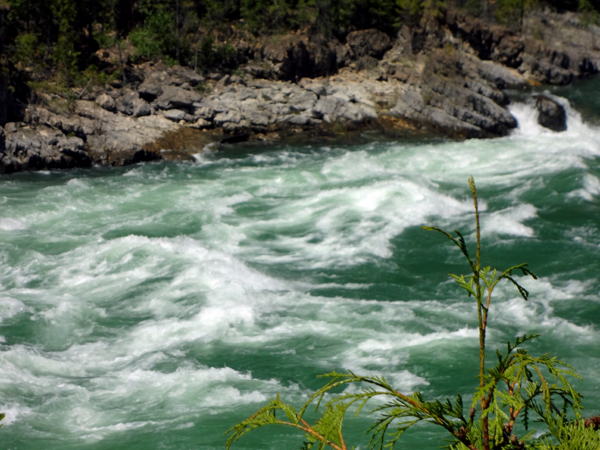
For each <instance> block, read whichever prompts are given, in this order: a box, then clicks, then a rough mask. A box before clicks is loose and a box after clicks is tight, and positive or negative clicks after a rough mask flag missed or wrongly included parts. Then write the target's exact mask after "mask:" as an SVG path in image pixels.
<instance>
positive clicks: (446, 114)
mask: <svg viewBox="0 0 600 450" xmlns="http://www.w3.org/2000/svg"><path fill="white" fill-rule="evenodd" d="M580 19H581V18H580V16H579V15H578V14H574V13H565V14H558V13H552V12H547V11H537V12H531V13H529V14H528V15H527V16H526V17H524V20H523V24H522V26H521V30H522V32H521V31H515V30H513V29H510V28H508V27H506V26H502V25H497V24H489V23H487V22H485V21H483V20H480V19H476V18H473V17H470V16H468V15H467V14H466V13H464V12H461V11H458V10H455V9H448V10H446V11H443V13H442V14H441V16H440V17H437V18H430V19H428V20H423V21H422V22H421V24H420V25H419V26H417V27H413V28H408V27H406V26H405V27H403V28H402V29H400V30H399V32H398V33H397V35H395V36H393V38H392V37H390V36H389V35H387V34H385V33H383V32H382V31H379V30H375V29H370V30H361V31H354V32H352V33H350V34H348V36H347V37H346V42H344V43H342V42H340V41H338V40H336V39H329V40H326V39H325V38H324V37H323V36H321V35H318V34H312V35H308V34H301V33H290V34H287V35H283V36H269V37H263V38H256V37H253V36H252V35H250V34H247V33H246V34H244V33H240V34H239V35H237V36H235V37H234V39H233V40H232V41H231V42H230V44H231V45H232V46H233V47H234V48H235V51H236V55H237V58H238V59H239V63H240V64H239V68H238V69H237V70H236V71H235V73H232V74H226V73H223V72H220V73H219V72H210V73H207V74H205V75H204V76H203V75H200V74H198V73H197V71H195V70H193V69H192V68H190V67H180V66H173V67H169V66H167V65H165V64H163V63H151V62H150V63H145V64H140V65H134V64H130V63H128V62H127V61H126V62H125V66H124V68H123V76H122V78H120V79H118V80H113V81H112V83H111V84H109V85H107V86H85V87H83V88H79V89H74V90H72V91H70V92H69V93H68V95H67V93H60V92H57V93H44V92H41V93H38V94H37V95H35V96H34V97H33V98H32V99H31V101H30V102H29V104H28V105H27V106H26V107H25V108H24V110H23V114H22V120H21V121H19V122H11V123H7V124H5V125H4V127H3V128H2V129H0V172H1V173H10V172H16V171H22V170H42V169H59V168H73V167H89V166H92V165H109V166H110V165H112V166H120V165H126V164H132V163H136V162H141V161H148V160H156V159H162V158H167V159H168V158H171V159H187V158H190V154H191V153H197V152H198V151H199V150H200V149H201V148H204V147H206V148H211V149H214V148H216V147H217V146H216V145H212V146H210V145H208V144H211V143H214V144H218V143H221V142H223V143H227V142H228V143H237V142H242V141H260V142H265V143H268V142H278V141H280V140H282V139H288V138H290V136H309V137H315V138H318V137H319V136H324V137H332V136H333V137H335V136H336V135H340V134H343V133H346V132H347V131H352V130H369V129H372V130H378V131H381V132H384V133H391V134H394V133H396V134H400V135H407V134H421V135H423V136H425V135H431V134H435V135H439V136H446V137H451V138H457V139H465V138H474V137H475V138H486V137H495V136H503V135H506V134H508V133H509V132H510V130H512V129H514V128H515V127H516V126H517V122H516V120H515V119H514V117H513V116H512V115H511V114H510V112H509V111H508V110H507V106H508V104H509V103H510V100H509V98H508V96H507V94H506V92H505V90H507V89H520V90H527V89H529V88H530V87H532V86H537V85H540V84H555V85H564V84H568V83H570V82H572V81H573V80H575V79H578V78H582V77H586V76H591V75H594V74H596V73H597V72H598V71H599V68H600V50H599V49H598V48H597V47H596V45H595V42H596V41H597V39H598V38H600V28H598V27H597V26H595V25H587V26H584V25H583V24H582V23H581V20H580ZM112 54H114V51H111V49H104V50H100V54H99V57H102V58H105V59H106V60H107V61H110V60H111V55H112ZM125 59H127V55H125ZM121 60H122V58H121Z"/></svg>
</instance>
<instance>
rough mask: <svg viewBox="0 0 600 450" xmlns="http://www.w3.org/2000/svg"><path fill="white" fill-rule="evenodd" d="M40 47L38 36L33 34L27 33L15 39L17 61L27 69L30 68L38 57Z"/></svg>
mask: <svg viewBox="0 0 600 450" xmlns="http://www.w3.org/2000/svg"><path fill="white" fill-rule="evenodd" d="M37 46H38V39H37V36H36V35H35V34H33V33H25V34H21V35H20V36H17V38H16V39H15V60H16V62H18V63H20V64H22V65H23V66H25V67H27V66H30V65H31V64H32V63H33V61H34V59H35V56H36V51H37Z"/></svg>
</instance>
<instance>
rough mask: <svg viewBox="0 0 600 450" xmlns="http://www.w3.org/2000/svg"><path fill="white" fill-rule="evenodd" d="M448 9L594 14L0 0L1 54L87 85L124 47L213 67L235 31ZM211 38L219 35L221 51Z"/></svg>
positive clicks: (366, 5)
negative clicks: (102, 53) (104, 58)
mask: <svg viewBox="0 0 600 450" xmlns="http://www.w3.org/2000/svg"><path fill="white" fill-rule="evenodd" d="M445 6H453V7H458V8H462V9H464V10H466V11H468V12H469V13H470V14H472V15H475V16H479V17H482V18H484V19H485V20H488V21H498V22H500V23H506V24H509V25H511V26H517V27H518V26H519V20H521V21H522V17H523V14H524V12H525V11H526V10H528V9H531V8H533V7H537V8H540V7H544V6H548V7H551V8H553V9H557V10H578V9H579V10H582V11H584V12H586V15H585V16H586V18H587V19H586V20H588V21H595V20H596V17H597V15H598V14H597V11H598V8H600V4H597V2H594V1H592V0H579V1H577V0H538V1H535V2H534V0H498V1H495V2H493V1H490V0H450V1H448V2H445V3H442V2H441V1H440V0H274V1H266V0H259V1H255V0H252V1H251V0H226V1H217V0H140V1H133V0H98V1H95V0H94V1H92V0H51V1H42V0H1V1H0V11H1V13H0V27H1V28H2V31H1V34H2V37H3V39H2V41H3V45H2V46H1V47H0V52H2V59H3V61H4V63H5V64H6V62H7V61H11V62H13V63H14V64H15V65H17V66H18V67H19V68H21V69H28V70H29V72H31V73H32V74H33V73H39V74H40V76H48V71H50V72H56V73H57V74H59V75H60V77H62V81H63V82H65V83H68V84H69V83H73V82H76V81H78V77H81V75H80V73H81V72H84V71H85V70H87V76H88V78H89V77H90V76H92V74H93V73H95V72H97V71H102V70H103V69H105V68H104V67H101V62H100V61H99V60H98V58H97V56H96V55H95V53H96V51H97V50H98V49H100V48H107V47H112V46H114V45H116V44H119V45H120V46H121V47H124V46H125V43H124V42H125V40H128V41H129V42H131V43H133V44H134V45H135V46H136V47H137V53H136V55H137V58H138V59H141V60H149V59H164V60H166V61H167V62H172V63H175V62H178V63H181V64H184V65H185V64H194V65H196V66H206V65H218V64H223V63H227V56H228V52H231V51H233V50H232V48H231V47H230V46H227V44H225V43H224V42H225V41H226V40H227V35H228V34H231V30H232V29H236V30H243V31H245V32H249V33H252V34H254V35H259V34H277V33H283V32H286V31H289V30H298V29H303V30H310V31H312V32H318V33H321V34H324V35H334V36H336V37H337V38H339V39H341V40H342V41H343V40H344V38H345V36H346V35H347V34H348V33H349V32H351V31H355V30H361V29H367V28H377V29H379V30H382V31H385V32H387V33H390V34H391V33H393V32H394V31H395V30H397V29H399V27H401V26H402V25H404V24H408V25H409V26H410V25H414V24H417V23H418V22H419V21H420V20H421V18H422V17H423V16H427V15H429V16H435V15H436V14H438V13H439V10H440V8H443V7H445ZM215 35H218V36H224V38H223V43H222V44H221V45H215V44H214V36H215ZM201 68H202V67H201ZM79 81H81V80H79Z"/></svg>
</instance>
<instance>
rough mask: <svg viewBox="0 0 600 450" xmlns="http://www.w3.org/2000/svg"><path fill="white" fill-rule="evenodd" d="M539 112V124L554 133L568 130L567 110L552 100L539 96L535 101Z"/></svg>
mask: <svg viewBox="0 0 600 450" xmlns="http://www.w3.org/2000/svg"><path fill="white" fill-rule="evenodd" d="M535 107H536V109H537V111H538V123H539V124H540V125H541V126H543V127H546V128H549V129H550V130H553V131H565V130H566V129H567V114H566V112H565V108H564V107H563V106H562V105H561V104H559V103H558V102H556V101H554V100H552V99H551V98H548V97H544V96H542V95H540V96H538V97H537V98H536V101H535Z"/></svg>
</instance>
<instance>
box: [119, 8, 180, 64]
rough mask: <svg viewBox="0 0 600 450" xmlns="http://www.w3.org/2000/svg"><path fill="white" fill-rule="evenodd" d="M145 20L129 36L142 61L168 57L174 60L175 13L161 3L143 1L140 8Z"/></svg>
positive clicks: (175, 53) (175, 52)
mask: <svg viewBox="0 0 600 450" xmlns="http://www.w3.org/2000/svg"><path fill="white" fill-rule="evenodd" d="M140 9H141V10H142V11H143V12H144V13H145V14H146V18H145V20H144V24H143V26H141V27H138V28H136V29H135V30H134V31H132V32H131V33H130V34H129V39H131V42H132V43H133V45H135V46H136V47H137V50H138V52H139V55H140V56H141V57H142V59H145V60H151V59H156V58H162V57H164V56H169V57H171V58H175V57H176V55H177V49H178V46H179V42H178V40H177V35H176V33H175V26H176V25H175V12H174V11H172V10H170V9H168V8H167V7H166V5H164V4H161V3H152V2H149V1H145V2H143V3H142V6H141V8H140Z"/></svg>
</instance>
